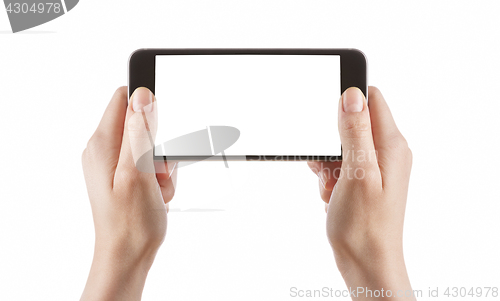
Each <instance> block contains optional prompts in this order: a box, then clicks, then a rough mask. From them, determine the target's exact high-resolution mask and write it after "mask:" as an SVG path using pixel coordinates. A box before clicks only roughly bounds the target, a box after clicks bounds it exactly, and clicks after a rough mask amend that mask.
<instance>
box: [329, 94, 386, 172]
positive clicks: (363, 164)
mask: <svg viewBox="0 0 500 301" xmlns="http://www.w3.org/2000/svg"><path fill="white" fill-rule="evenodd" d="M338 111H339V133H340V140H341V142H342V163H343V164H342V171H343V173H348V172H349V173H351V174H352V173H356V172H357V170H358V169H361V170H360V171H362V172H363V173H364V172H366V170H367V169H369V170H374V171H376V170H378V165H377V162H376V155H375V146H374V144H373V137H372V131H371V121H370V113H369V111H368V106H367V104H366V99H365V96H364V95H363V92H361V90H359V89H358V88H355V87H351V88H349V89H347V90H346V91H345V92H344V93H343V94H342V97H341V99H340V101H339V110H338ZM354 176H355V174H354Z"/></svg>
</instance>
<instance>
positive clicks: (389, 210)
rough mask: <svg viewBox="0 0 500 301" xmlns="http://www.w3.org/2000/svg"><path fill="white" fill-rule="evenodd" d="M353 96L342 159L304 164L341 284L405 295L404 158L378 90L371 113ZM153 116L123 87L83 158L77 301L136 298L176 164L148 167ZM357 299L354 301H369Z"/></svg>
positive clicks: (145, 98) (160, 230)
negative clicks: (83, 238) (88, 262)
mask: <svg viewBox="0 0 500 301" xmlns="http://www.w3.org/2000/svg"><path fill="white" fill-rule="evenodd" d="M360 93H361V92H360V91H359V90H358V89H357V88H350V89H348V90H347V91H346V92H345V93H344V94H343V97H342V98H341V100H340V102H339V131H340V137H341V141H342V146H343V150H344V161H343V162H309V166H310V167H311V169H312V170H313V171H314V172H315V173H316V174H318V176H319V178H320V180H319V182H320V193H321V197H322V199H323V200H324V201H325V203H326V209H327V234H328V239H329V241H330V244H331V245H332V248H333V251H334V255H335V260H336V262H337V265H338V268H339V270H340V272H341V274H342V276H343V277H344V280H345V282H346V284H347V286H348V287H351V288H357V287H364V288H368V289H371V290H380V289H384V291H387V290H388V289H389V290H391V291H392V292H394V293H395V292H397V291H398V290H401V291H405V290H411V286H410V282H409V278H408V275H407V272H406V267H405V263H404V258H403V247H402V236H403V221H404V212H405V207H406V195H407V190H408V182H409V176H410V169H411V161H412V155H411V152H410V150H409V148H408V145H407V143H406V141H405V139H404V138H403V136H402V135H401V133H400V132H399V130H398V129H397V127H396V125H395V123H394V120H393V118H392V115H391V113H390V111H389V108H388V107H387V104H386V103H385V100H384V98H383V97H382V94H381V93H380V91H378V90H377V89H376V88H374V87H370V88H369V99H370V104H369V107H368V106H367V104H366V100H365V99H364V96H363V95H362V94H360ZM134 109H135V111H134ZM156 113H157V110H156V101H155V98H154V96H153V95H152V94H151V93H150V91H149V90H147V89H145V88H139V89H138V90H136V91H135V92H134V94H133V96H132V97H131V102H130V104H127V89H126V87H122V88H120V89H118V90H117V91H116V93H115V95H114V96H113V98H112V100H111V102H110V103H109V105H108V107H107V109H106V112H105V113H104V116H103V118H102V120H101V122H100V124H99V126H98V128H97V130H96V132H95V133H94V135H93V136H92V138H91V139H90V140H89V143H88V145H87V148H86V149H85V151H84V153H83V155H82V163H83V169H84V174H85V181H86V183H87V190H88V193H89V198H90V203H91V207H92V214H93V217H94V226H95V250H94V259H93V262H92V266H91V270H90V273H89V277H88V280H87V284H86V286H85V289H84V292H83V294H82V297H81V300H140V299H141V295H142V290H143V287H144V284H145V280H146V277H147V273H148V271H149V269H150V267H151V265H152V264H153V261H154V257H155V255H156V253H157V251H158V249H159V248H160V246H161V244H162V242H163V240H164V238H165V234H166V227H167V209H168V202H169V201H170V200H171V199H172V197H173V195H174V191H175V179H176V168H175V164H172V163H169V164H164V165H158V164H154V163H153V159H152V153H151V139H154V136H155V133H156V121H157V119H156ZM145 120H146V122H145ZM150 135H151V136H150ZM375 153H376V156H375V155H374V154H375ZM143 154H146V157H145V158H146V160H142V161H141V160H139V158H144V157H143ZM363 154H364V155H363ZM370 154H371V155H370ZM138 162H140V164H139V163H138ZM361 171H362V172H361ZM340 175H342V176H341V177H339V176H340ZM363 297H364V296H359V297H357V298H356V297H354V298H353V299H355V300H367V299H370V298H367V299H366V298H363ZM374 299H377V300H382V299H384V298H380V297H379V298H374ZM387 299H389V300H414V298H406V299H405V298H397V297H391V298H387Z"/></svg>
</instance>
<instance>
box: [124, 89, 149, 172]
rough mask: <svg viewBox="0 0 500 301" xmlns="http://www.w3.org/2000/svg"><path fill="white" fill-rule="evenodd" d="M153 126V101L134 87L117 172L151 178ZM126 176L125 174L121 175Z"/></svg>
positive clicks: (144, 91) (143, 91)
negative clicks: (121, 171) (133, 173)
mask: <svg viewBox="0 0 500 301" xmlns="http://www.w3.org/2000/svg"><path fill="white" fill-rule="evenodd" d="M156 127H157V110H156V100H155V97H154V95H153V93H151V91H149V89H147V88H138V89H136V90H135V91H134V93H133V94H132V96H131V98H130V103H129V105H128V108H127V116H126V119H125V127H124V131H123V140H122V145H121V150H120V158H119V161H118V166H117V171H118V170H123V171H128V172H135V173H137V176H138V177H145V178H152V177H153V176H154V174H155V166H154V161H153V149H154V139H155V135H156ZM125 174H127V173H125Z"/></svg>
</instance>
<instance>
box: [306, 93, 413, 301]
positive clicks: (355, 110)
mask: <svg viewBox="0 0 500 301" xmlns="http://www.w3.org/2000/svg"><path fill="white" fill-rule="evenodd" d="M368 95H369V97H368V98H369V101H370V103H369V106H368V105H367V102H366V99H365V97H364V95H363V93H362V92H361V91H360V90H359V89H358V88H349V89H347V90H346V91H345V92H344V93H343V95H342V97H341V99H340V102H339V132H340V139H341V142H342V148H343V161H342V162H309V163H308V164H309V167H310V168H311V169H312V170H313V172H315V173H316V174H317V175H318V177H319V182H320V185H319V186H320V194H321V197H322V199H323V201H325V203H326V209H327V218H326V219H327V235H328V239H329V241H330V244H331V246H332V248H333V251H334V254H335V260H336V262H337V266H338V268H339V270H340V272H341V273H342V275H343V277H344V280H345V281H346V283H347V285H348V286H350V287H368V288H369V289H370V288H373V289H380V288H384V290H386V289H391V290H392V292H393V293H395V292H396V291H397V290H406V289H411V287H410V283H409V279H408V276H407V273H406V267H405V263H404V259H403V222H404V215H405V208H406V197H407V192H408V183H409V178H410V170H411V165H412V153H411V151H410V149H409V148H408V144H407V142H406V140H405V139H404V138H403V136H402V135H401V133H400V132H399V130H398V128H397V127H396V124H395V122H394V119H393V118H392V115H391V112H390V110H389V107H388V106H387V104H386V102H385V100H384V98H383V96H382V94H381V92H380V91H379V90H378V89H377V88H375V87H369V90H368ZM361 299H363V298H361ZM403 299H404V298H403ZM390 300H400V299H394V298H390ZM401 300H402V299H401ZM404 300H413V299H411V298H409V299H404Z"/></svg>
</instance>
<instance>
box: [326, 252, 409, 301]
mask: <svg viewBox="0 0 500 301" xmlns="http://www.w3.org/2000/svg"><path fill="white" fill-rule="evenodd" d="M334 254H335V261H336V263H337V266H338V268H339V271H340V272H341V274H342V277H343V278H344V281H345V283H346V285H347V287H349V288H351V289H353V290H355V291H356V290H357V289H358V288H362V289H364V290H372V291H375V290H378V291H382V290H383V291H386V292H387V291H388V290H390V291H391V293H392V294H393V295H392V297H390V298H388V300H415V298H414V296H409V297H408V296H406V295H404V294H405V293H406V292H407V291H408V292H413V291H412V289H411V284H410V280H409V277H408V273H407V270H406V264H405V262H404V256H403V252H402V250H399V249H392V250H374V249H370V248H367V249H366V251H364V252H360V253H358V254H351V253H350V252H348V251H346V250H342V251H341V250H336V251H334ZM398 291H400V292H401V294H402V295H401V296H398V295H396V293H397V292H398ZM363 297H365V296H360V297H359V300H364V298H363ZM395 297H399V298H395ZM382 300H383V299H382Z"/></svg>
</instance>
